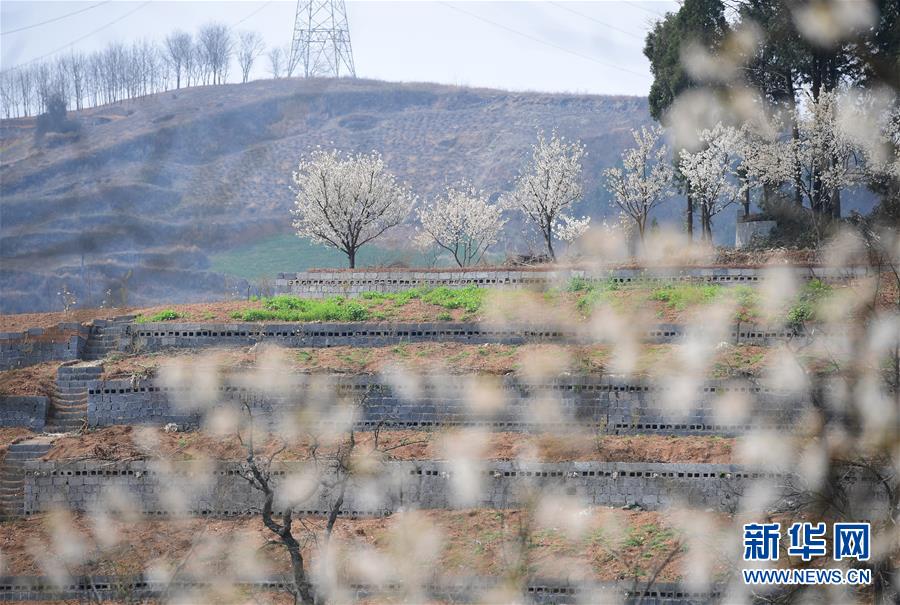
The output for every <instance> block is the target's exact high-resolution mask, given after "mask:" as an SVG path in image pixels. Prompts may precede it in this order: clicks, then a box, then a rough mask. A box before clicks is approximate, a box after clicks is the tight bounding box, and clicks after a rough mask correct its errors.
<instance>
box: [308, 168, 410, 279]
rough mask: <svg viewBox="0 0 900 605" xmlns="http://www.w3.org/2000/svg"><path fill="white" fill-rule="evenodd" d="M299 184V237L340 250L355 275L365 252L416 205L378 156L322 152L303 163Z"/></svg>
mask: <svg viewBox="0 0 900 605" xmlns="http://www.w3.org/2000/svg"><path fill="white" fill-rule="evenodd" d="M293 180H294V192H295V194H296V198H295V200H294V209H293V211H292V213H293V215H294V222H293V226H294V229H296V231H297V235H299V236H300V237H305V238H308V239H310V240H312V241H314V242H316V243H319V244H323V245H326V246H332V247H334V248H337V249H338V250H340V251H341V252H343V253H344V254H346V255H347V259H348V261H349V264H350V268H351V269H352V268H353V267H355V266H356V253H357V252H358V251H359V249H360V247H362V246H363V245H365V244H367V243H369V242H371V241H372V240H374V239H375V238H377V237H378V236H380V235H382V234H383V233H384V232H385V231H387V230H388V229H390V228H391V227H394V226H396V225H398V224H400V223H401V222H402V221H403V220H404V219H405V218H406V217H407V216H408V215H409V212H410V209H411V208H412V205H413V204H414V202H415V198H414V197H413V196H412V194H411V193H410V191H409V189H408V188H407V187H405V186H403V185H401V184H400V183H398V182H397V180H396V178H394V176H393V175H392V174H390V173H389V172H387V171H386V170H385V167H384V161H383V160H382V159H381V155H380V154H378V153H376V152H372V153H370V154H358V155H342V154H340V153H339V152H338V151H336V150H335V151H324V150H316V151H314V152H313V153H312V154H310V156H309V157H308V158H306V159H304V160H303V161H301V162H300V166H299V167H298V169H297V171H296V172H294V174H293Z"/></svg>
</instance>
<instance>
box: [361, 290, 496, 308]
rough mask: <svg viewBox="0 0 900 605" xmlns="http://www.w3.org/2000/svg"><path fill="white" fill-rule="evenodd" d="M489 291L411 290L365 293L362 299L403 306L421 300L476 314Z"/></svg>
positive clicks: (437, 305)
mask: <svg viewBox="0 0 900 605" xmlns="http://www.w3.org/2000/svg"><path fill="white" fill-rule="evenodd" d="M486 295H487V290H486V289H485V288H479V287H477V286H466V287H465V288H448V287H446V286H441V287H440V288H433V289H431V288H410V289H409V290H403V291H402V292H363V293H362V294H361V295H360V297H361V298H363V299H364V300H370V301H376V302H378V301H391V302H393V303H394V304H395V305H397V306H401V307H402V306H403V305H406V304H408V303H409V301H411V300H421V301H422V302H424V303H427V304H429V305H434V306H436V307H441V308H444V309H465V310H466V312H468V313H476V312H478V311H479V310H480V309H481V305H482V304H483V303H484V299H485V296H486Z"/></svg>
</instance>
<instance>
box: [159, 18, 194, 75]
mask: <svg viewBox="0 0 900 605" xmlns="http://www.w3.org/2000/svg"><path fill="white" fill-rule="evenodd" d="M164 45H165V51H166V58H167V60H168V63H169V67H170V68H171V70H172V72H173V73H174V74H175V88H176V89H178V88H181V79H182V77H183V76H187V71H188V64H189V63H190V56H191V55H192V54H193V52H194V40H193V38H192V37H191V35H190V34H189V33H187V32H183V31H181V30H175V31H174V32H172V33H171V34H169V35H168V36H166V40H165V43H164ZM185 79H186V78H185ZM186 85H189V84H188V83H186Z"/></svg>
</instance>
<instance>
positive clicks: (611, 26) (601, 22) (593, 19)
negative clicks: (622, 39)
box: [550, 2, 644, 40]
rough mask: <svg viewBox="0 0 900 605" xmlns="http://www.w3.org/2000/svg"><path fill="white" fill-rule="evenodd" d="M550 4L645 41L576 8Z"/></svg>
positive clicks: (556, 3)
mask: <svg viewBox="0 0 900 605" xmlns="http://www.w3.org/2000/svg"><path fill="white" fill-rule="evenodd" d="M550 4H552V5H553V6H555V7H556V8H561V9H563V10H564V11H569V12H570V13H572V14H573V15H578V16H579V17H583V18H585V19H590V20H591V21H593V22H594V23H599V24H600V25H602V26H604V27H608V28H609V29H612V30H615V31H617V32H619V33H621V34H625V35H626V36H631V37H632V38H637V39H638V40H643V39H644V38H643V36H639V35H637V34H633V33H631V32H630V31H627V30H624V29H622V28H619V27H616V26H615V25H610V24H609V23H604V22H603V21H601V20H600V19H595V18H594V17H591V16H590V15H585V14H584V13H581V12H578V11H577V10H575V9H574V8H569V7H568V6H565V5H563V4H560V3H559V2H550Z"/></svg>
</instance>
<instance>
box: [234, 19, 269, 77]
mask: <svg viewBox="0 0 900 605" xmlns="http://www.w3.org/2000/svg"><path fill="white" fill-rule="evenodd" d="M239 43H240V46H239V47H238V53H237V58H238V64H239V65H240V66H241V82H244V83H246V82H247V80H248V79H249V78H250V70H251V69H253V63H255V62H256V59H257V58H258V57H259V55H261V54H262V52H263V50H264V49H265V47H266V46H265V44H264V43H263V40H262V37H260V35H259V34H258V33H256V32H250V31H246V32H241V33H240V36H239Z"/></svg>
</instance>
